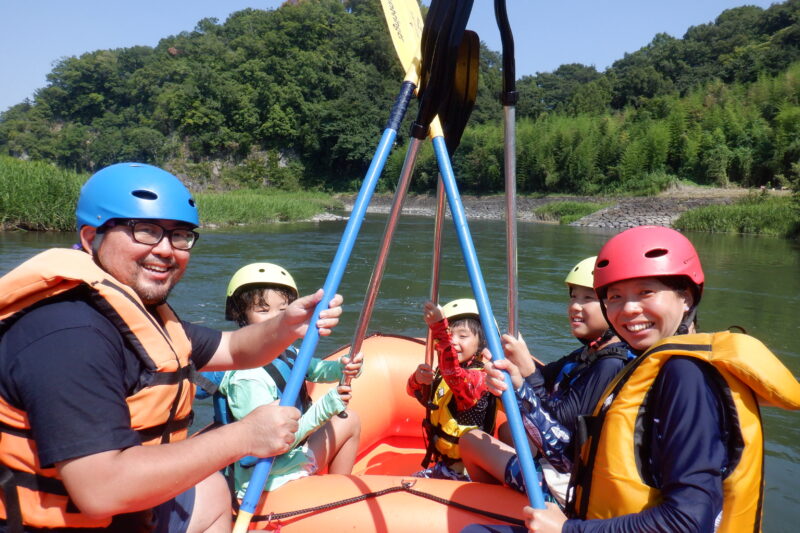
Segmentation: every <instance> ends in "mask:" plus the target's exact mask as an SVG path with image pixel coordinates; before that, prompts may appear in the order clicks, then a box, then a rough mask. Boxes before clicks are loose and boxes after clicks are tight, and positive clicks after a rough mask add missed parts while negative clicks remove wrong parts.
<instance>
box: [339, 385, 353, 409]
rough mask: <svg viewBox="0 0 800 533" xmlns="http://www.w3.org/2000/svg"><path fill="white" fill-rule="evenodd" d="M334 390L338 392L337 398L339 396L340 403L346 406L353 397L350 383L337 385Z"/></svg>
mask: <svg viewBox="0 0 800 533" xmlns="http://www.w3.org/2000/svg"><path fill="white" fill-rule="evenodd" d="M336 392H338V393H339V398H341V400H342V403H343V404H344V405H345V406H347V404H349V403H350V399H351V398H352V397H353V389H352V387H350V385H338V386H337V387H336Z"/></svg>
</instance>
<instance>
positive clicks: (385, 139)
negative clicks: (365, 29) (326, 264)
mask: <svg viewBox="0 0 800 533" xmlns="http://www.w3.org/2000/svg"><path fill="white" fill-rule="evenodd" d="M413 93H414V84H413V83H411V82H403V85H402V87H401V88H400V93H399V94H398V95H397V99H396V100H395V104H394V106H393V107H392V111H391V113H390V117H389V122H388V124H387V128H386V130H384V132H383V136H382V137H381V140H380V142H379V143H378V148H377V149H376V150H375V155H373V156H372V163H370V166H369V169H368V170H367V174H366V176H364V182H363V183H362V184H361V189H360V190H359V191H358V197H357V198H356V201H355V204H354V205H353V211H352V212H351V213H350V219H349V220H348V221H347V226H345V229H344V233H343V234H342V239H341V241H340V242H339V248H338V249H337V250H336V255H335V256H334V258H333V262H332V263H331V267H330V269H329V270H328V277H327V278H326V279H325V283H324V285H323V286H322V292H323V296H322V300H321V301H320V302H319V303H318V304H317V306H316V307H315V308H314V313H313V314H312V315H311V319H310V320H309V321H308V330H307V331H306V334H305V337H303V342H302V344H300V351H299V353H298V354H297V359H296V361H295V364H294V368H292V372H291V374H290V375H289V380H288V381H287V382H286V388H285V389H284V391H283V394H282V395H281V401H280V404H279V405H282V406H293V405H294V404H295V402H296V401H297V395H298V394H299V393H300V387H301V386H302V384H303V381H305V379H306V373H307V372H308V365H309V364H310V363H311V358H312V357H313V356H314V352H315V351H316V349H317V344H319V330H318V329H317V321H318V320H319V314H320V313H321V312H322V311H324V310H325V309H327V308H328V305H329V304H330V301H331V299H332V298H333V296H334V295H335V294H336V291H337V290H338V289H339V283H340V282H341V281H342V277H343V276H344V270H345V268H346V267H347V262H348V260H349V259H350V253H351V252H352V251H353V246H354V245H355V242H356V237H358V232H359V230H360V229H361V223H362V222H363V221H364V215H365V214H366V212H367V206H368V205H369V201H370V199H371V198H372V193H373V192H375V186H376V185H377V184H378V178H380V175H381V172H382V171H383V167H384V165H385V164H386V159H387V158H388V157H389V152H390V151H391V149H392V145H393V144H394V140H395V138H396V137H397V129H398V128H399V125H400V122H401V121H402V119H403V115H405V112H406V109H407V108H408V102H409V101H410V100H411V96H412V95H413ZM272 460H273V458H272V457H267V458H263V459H259V461H258V463H257V464H256V466H255V468H254V469H253V475H252V476H251V478H250V483H249V484H248V485H247V491H245V495H244V499H243V500H242V505H241V506H240V508H241V509H242V510H244V511H246V512H248V513H254V512H255V509H256V506H257V505H258V500H259V499H260V498H261V493H262V492H263V491H264V485H266V483H267V478H268V477H269V472H270V470H271V469H272Z"/></svg>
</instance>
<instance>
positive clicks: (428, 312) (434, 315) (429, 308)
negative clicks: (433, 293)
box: [422, 300, 444, 327]
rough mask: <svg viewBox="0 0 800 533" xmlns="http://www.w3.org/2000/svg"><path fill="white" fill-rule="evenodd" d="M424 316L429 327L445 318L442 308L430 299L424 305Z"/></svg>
mask: <svg viewBox="0 0 800 533" xmlns="http://www.w3.org/2000/svg"><path fill="white" fill-rule="evenodd" d="M422 316H423V317H425V323H426V324H428V327H430V326H432V325H434V324H436V323H437V322H441V321H442V320H444V313H442V308H441V307H439V306H438V305H436V304H435V303H433V302H432V301H430V300H428V301H427V302H425V305H423V306H422Z"/></svg>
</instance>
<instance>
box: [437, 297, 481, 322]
mask: <svg viewBox="0 0 800 533" xmlns="http://www.w3.org/2000/svg"><path fill="white" fill-rule="evenodd" d="M442 314H444V316H445V318H446V319H447V320H448V321H449V322H451V323H452V322H453V321H454V320H457V319H459V318H475V319H478V320H480V313H478V304H476V303H475V300H473V299H472V298H460V299H458V300H453V301H452V302H448V303H447V304H445V305H443V306H442Z"/></svg>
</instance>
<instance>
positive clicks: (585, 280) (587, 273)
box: [564, 255, 597, 290]
mask: <svg viewBox="0 0 800 533" xmlns="http://www.w3.org/2000/svg"><path fill="white" fill-rule="evenodd" d="M595 261H597V256H596V255H593V256H592V257H587V258H586V259H584V260H583V261H581V262H580V263H578V264H577V265H575V266H574V267H573V268H572V270H570V271H569V274H567V277H566V278H565V279H564V283H566V284H567V285H578V286H580V287H588V288H590V289H593V290H594V263H595Z"/></svg>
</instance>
